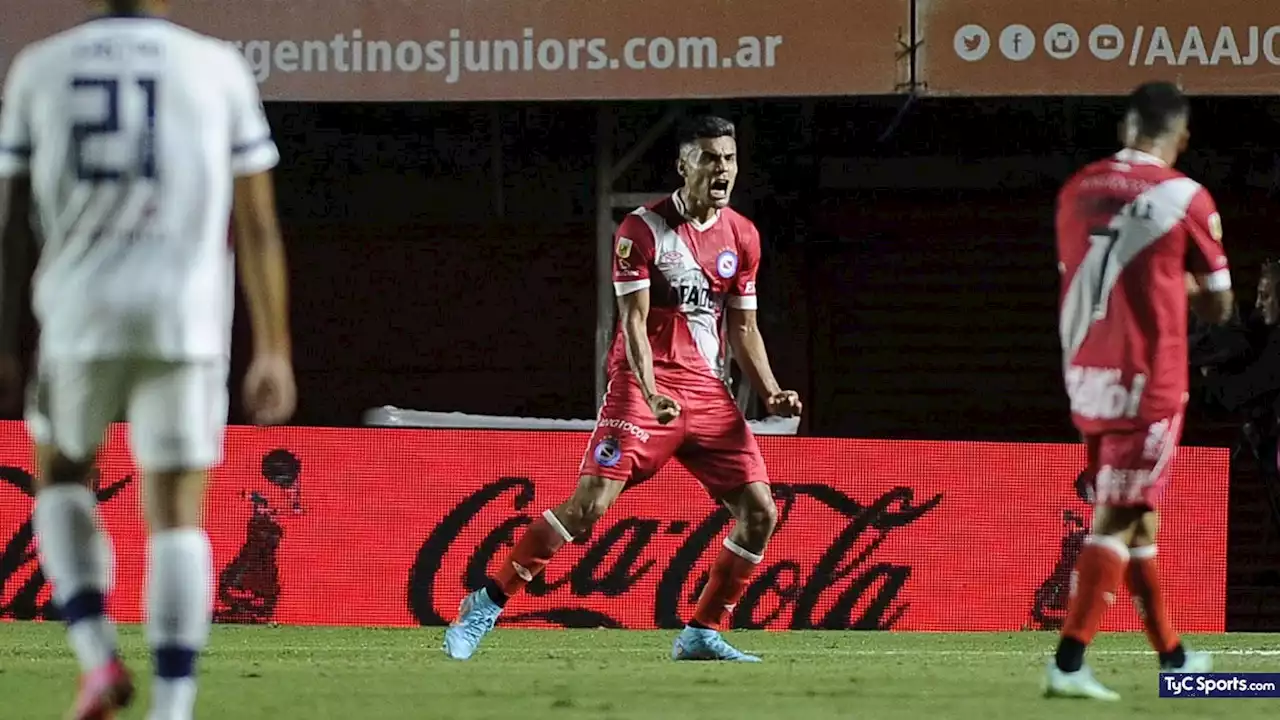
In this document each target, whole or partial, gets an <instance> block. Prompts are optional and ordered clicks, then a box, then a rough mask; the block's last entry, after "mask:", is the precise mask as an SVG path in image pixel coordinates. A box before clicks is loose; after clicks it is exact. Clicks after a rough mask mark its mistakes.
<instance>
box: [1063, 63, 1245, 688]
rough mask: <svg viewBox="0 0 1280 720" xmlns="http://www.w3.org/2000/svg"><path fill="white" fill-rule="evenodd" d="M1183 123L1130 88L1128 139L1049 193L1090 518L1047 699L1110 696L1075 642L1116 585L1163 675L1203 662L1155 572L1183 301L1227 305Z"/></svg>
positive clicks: (1177, 401) (1176, 416) (1153, 90)
mask: <svg viewBox="0 0 1280 720" xmlns="http://www.w3.org/2000/svg"><path fill="white" fill-rule="evenodd" d="M1188 119H1189V108H1188V104H1187V100H1186V98H1185V97H1184V96H1183V95H1182V93H1181V92H1180V91H1179V90H1178V89H1177V88H1176V87H1175V86H1173V85H1171V84H1169V83H1150V84H1147V85H1143V86H1141V87H1139V88H1138V89H1137V90H1135V91H1134V92H1133V94H1132V95H1130V97H1129V107H1128V112H1127V114H1126V116H1125V119H1124V123H1123V125H1122V135H1123V141H1124V145H1125V148H1124V149H1123V150H1121V151H1120V152H1119V153H1117V154H1115V155H1113V156H1112V157H1109V158H1107V159H1105V160H1102V161H1099V162H1095V163H1093V164H1091V165H1089V166H1087V167H1085V168H1084V169H1083V170H1081V171H1080V172H1079V173H1077V174H1076V175H1075V176H1074V177H1072V178H1071V179H1070V180H1069V181H1067V183H1066V185H1065V186H1064V187H1063V189H1062V191H1061V193H1060V194H1059V196H1058V209H1057V236H1058V258H1059V264H1058V269H1059V270H1060V271H1061V273H1062V287H1061V298H1060V319H1059V326H1058V329H1059V334H1060V336H1061V340H1062V350H1063V372H1064V375H1065V380H1066V389H1067V395H1068V396H1069V398H1070V400H1071V416H1072V420H1073V421H1074V423H1075V426H1076V428H1077V429H1078V430H1079V431H1080V433H1081V435H1082V436H1083V438H1084V442H1085V445H1086V447H1087V451H1088V468H1087V470H1086V473H1087V476H1088V481H1089V482H1088V488H1089V494H1090V496H1091V498H1092V501H1093V505H1094V515H1093V527H1092V534H1091V535H1090V536H1089V537H1088V539H1087V540H1086V545H1085V547H1084V549H1083V550H1082V551H1081V553H1080V558H1079V560H1078V561H1077V563H1076V569H1075V573H1074V574H1073V578H1072V580H1073V581H1072V595H1071V599H1070V602H1069V607H1068V611H1067V619H1066V622H1065V624H1064V625H1063V628H1062V637H1061V641H1060V643H1059V645H1058V650H1057V654H1056V656H1055V657H1054V658H1053V660H1052V661H1051V662H1050V664H1049V667H1048V670H1047V673H1046V676H1045V680H1044V691H1045V694H1046V695H1047V696H1049V697H1082V698H1094V699H1098V700H1117V699H1119V695H1118V694H1117V693H1115V692H1113V691H1112V690H1110V689H1108V688H1107V687H1105V686H1103V685H1102V684H1101V683H1099V682H1098V681H1097V680H1096V679H1095V678H1094V677H1093V673H1092V672H1091V671H1090V669H1089V667H1088V666H1086V665H1085V664H1084V652H1085V648H1086V647H1087V646H1088V645H1089V643H1090V642H1091V641H1092V640H1093V637H1094V635H1095V634H1096V633H1097V631H1098V627H1099V625H1100V624H1101V623H1102V618H1103V615H1104V614H1105V613H1106V611H1107V607H1108V606H1109V605H1110V604H1111V603H1112V602H1114V599H1115V592H1116V590H1117V589H1118V587H1119V585H1120V583H1121V582H1125V583H1126V584H1127V585H1128V587H1129V591H1130V592H1131V593H1132V595H1133V599H1134V603H1135V605H1136V606H1137V608H1138V613H1139V615H1140V616H1141V617H1142V621H1143V624H1144V626H1145V627H1146V631H1147V638H1148V639H1149V640H1150V641H1151V645H1152V647H1153V648H1154V649H1155V651H1156V652H1157V653H1158V654H1159V661H1160V667H1161V669H1162V670H1163V671H1165V672H1206V671H1208V670H1209V669H1210V666H1211V664H1212V662H1211V661H1212V658H1211V657H1210V656H1209V655H1208V654H1206V653H1200V652H1190V651H1187V650H1185V649H1184V648H1183V645H1182V642H1181V641H1180V640H1179V638H1178V635H1177V633H1176V632H1175V631H1174V629H1173V627H1172V625H1171V624H1170V621H1169V616H1168V611H1167V609H1166V607H1165V604H1164V600H1163V598H1162V597H1161V592H1160V575H1159V573H1158V572H1157V569H1156V528H1157V526H1158V514H1157V511H1156V508H1157V505H1158V503H1159V499H1160V495H1161V492H1162V491H1163V489H1164V487H1165V485H1166V483H1167V482H1168V479H1169V472H1170V468H1171V466H1172V460H1173V457H1174V454H1175V452H1176V450H1177V446H1178V440H1179V436H1180V433H1181V430H1182V418H1183V411H1184V408H1185V406H1186V402H1187V397H1188V395H1187V392H1188V378H1187V373H1188V369H1187V327H1188V321H1187V311H1188V306H1189V305H1190V306H1191V307H1193V308H1194V309H1195V312H1196V314H1197V315H1198V316H1200V317H1201V318H1202V319H1204V320H1206V321H1208V322H1213V323H1222V322H1225V321H1226V320H1227V318H1228V317H1229V316H1230V313H1231V308H1232V303H1233V300H1232V294H1231V274H1230V272H1229V271H1228V269H1227V256H1226V254H1225V253H1224V251H1223V248H1222V221H1221V218H1220V217H1219V215H1218V211H1217V208H1216V207H1215V205H1214V201H1213V198H1212V197H1210V195H1209V193H1208V191H1207V190H1205V189H1204V187H1202V186H1201V185H1200V184H1199V183H1197V182H1195V181H1194V180H1191V179H1190V178H1188V177H1186V176H1185V175H1183V174H1182V173H1180V172H1178V171H1177V170H1174V169H1173V167H1172V166H1173V165H1174V163H1175V162H1177V159H1178V156H1179V154H1181V153H1182V152H1183V151H1184V150H1185V149H1186V146H1187V141H1188V139H1189V137H1190V133H1189V131H1188V127H1187V123H1188ZM1188 299H1189V300H1188Z"/></svg>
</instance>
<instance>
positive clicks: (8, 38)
mask: <svg viewBox="0 0 1280 720" xmlns="http://www.w3.org/2000/svg"><path fill="white" fill-rule="evenodd" d="M173 6H174V14H173V19H174V20H175V21H178V22H181V23H183V24H186V25H188V26H190V27H192V28H193V29H195V30H198V31H199V32H202V33H206V34H209V35H213V36H215V37H219V38H223V39H225V40H228V41H230V42H233V43H234V44H235V45H236V47H238V48H239V49H240V51H241V52H243V53H244V55H245V57H246V58H247V59H248V61H249V64H250V65H251V66H252V67H253V70H254V73H255V74H256V75H257V77H258V80H259V82H260V83H261V84H262V91H263V94H264V97H265V98H266V99H268V100H306V101H400V100H403V101H467V100H581V99H665V98H695V97H707V98H709V97H767V96H797V95H868V94H886V93H892V92H895V91H896V89H897V87H898V85H899V83H904V82H906V81H907V80H908V77H907V74H908V69H907V64H906V61H905V60H903V61H901V62H900V61H899V55H900V54H901V53H900V41H901V42H906V41H907V40H908V36H909V34H910V27H911V23H910V3H909V0H870V1H869V2H860V3H857V4H856V8H855V6H854V5H851V4H850V3H849V2H847V0H808V1H807V2H805V3H803V5H802V6H799V7H796V6H789V5H787V4H785V3H777V2H774V0H646V2H633V1H631V0H548V1H544V2H513V1H512V0H437V1H435V2H416V1H414V0H379V2H341V1H340V0H291V1H290V2H281V1H280V0H267V1H261V0H257V1H255V0H239V1H238V2H227V1H226V0H183V1H182V2H175V3H174V4H173ZM84 17H85V3H84V2H82V1H81V0H42V1H41V2H40V3H26V4H24V5H23V8H22V9H19V10H17V11H16V12H7V13H6V16H5V20H4V32H3V33H2V34H0V69H5V68H7V65H8V62H9V60H10V59H11V58H12V57H13V55H14V54H15V53H16V52H17V51H18V49H19V48H20V47H21V46H22V45H24V44H26V43H29V42H32V41H34V40H36V39H38V38H40V37H42V36H45V35H47V34H49V33H52V32H55V31H58V30H62V29H64V28H67V27H70V26H71V25H74V24H75V23H77V22H80V21H81V20H82V19H83V18H84Z"/></svg>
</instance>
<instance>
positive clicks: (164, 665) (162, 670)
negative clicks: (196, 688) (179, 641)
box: [152, 646, 196, 680]
mask: <svg viewBox="0 0 1280 720" xmlns="http://www.w3.org/2000/svg"><path fill="white" fill-rule="evenodd" d="M152 658H153V659H154V661H155V672H156V677H159V678H164V679H166V680H177V679H179V678H188V677H194V676H195V674H196V651H195V650H190V649H188V648H183V647H172V646H170V647H162V648H156V649H155V650H154V651H153V652H152Z"/></svg>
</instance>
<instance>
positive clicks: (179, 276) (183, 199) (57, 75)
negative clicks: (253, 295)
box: [0, 17, 279, 361]
mask: <svg viewBox="0 0 1280 720" xmlns="http://www.w3.org/2000/svg"><path fill="white" fill-rule="evenodd" d="M278 161H279V152H278V151H277V149H276V146H275V143H274V141H273V140H272V138H271V132H270V128H269V127H268V125H267V120H266V116H265V114H264V113H263V109H262V102H261V100H260V99H259V95H258V87H257V83H256V82H255V81H254V78H253V75H252V73H251V72H250V70H249V67H248V65H247V64H246V63H245V61H244V59H243V57H242V56H241V55H239V54H238V53H236V52H235V51H234V50H233V49H232V48H231V47H229V46H228V45H226V44H225V43H223V42H222V41H219V40H215V39H213V38H209V37H205V36H203V35H199V34H197V33H195V32H192V31H190V30H187V29H185V28H183V27H180V26H178V25H175V24H173V23H171V22H168V21H166V20H163V19H159V18H146V17H109V18H101V19H98V20H93V21H90V22H87V23H84V24H82V25H79V26H77V27H75V28H72V29H71V30H68V31H66V32H63V33H61V34H58V35H55V36H53V37H51V38H48V39H46V40H43V41H41V42H38V43H35V44H33V45H31V46H29V47H27V48H26V49H24V50H23V51H22V52H21V53H20V54H19V55H18V56H17V57H16V58H15V59H14V61H13V65H12V68H11V69H10V72H9V77H8V79H7V81H6V83H5V88H4V96H3V105H2V106H0V177H12V176H15V175H21V174H26V173H29V174H30V178H31V185H32V191H33V195H34V201H35V205H36V210H37V214H38V225H39V233H38V235H39V237H40V238H41V239H42V247H41V252H40V261H39V264H38V266H37V270H36V276H35V282H34V303H33V304H34V309H35V313H36V318H37V319H38V320H39V322H40V326H41V339H40V354H41V357H42V358H49V359H54V360H92V359H97V358H118V357H139V358H155V359H162V360H175V361H181V360H198V359H204V358H209V359H216V358H222V357H226V356H227V355H229V353H230V344H231V319H232V307H233V303H234V291H235V290H234V287H235V286H234V277H235V276H234V272H235V270H234V260H233V257H232V250H231V246H230V243H229V241H228V237H229V236H228V223H229V220H230V216H231V202H232V185H233V178H234V177H236V176H243V175H253V174H257V173H260V172H264V171H266V170H270V169H271V168H273V167H274V166H275V165H276V163H277V162H278Z"/></svg>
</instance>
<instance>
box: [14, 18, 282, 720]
mask: <svg viewBox="0 0 1280 720" xmlns="http://www.w3.org/2000/svg"><path fill="white" fill-rule="evenodd" d="M95 5H96V9H98V10H105V14H104V15H102V16H100V17H96V18H94V19H93V20H91V21H89V22H86V23H84V24H82V25H79V26H77V27H75V28H73V29H71V30H68V31H66V32H63V33H61V34H58V35H55V36H53V37H51V38H49V39H46V40H43V41H41V42H38V43H35V44H33V45H31V46H30V47H27V48H25V49H24V50H23V51H22V52H21V53H20V54H19V55H18V56H17V57H16V58H15V59H14V61H13V66H12V68H11V69H10V72H9V77H8V79H7V81H6V84H5V88H4V96H3V106H2V107H0V231H2V232H3V245H4V253H5V257H4V260H3V267H4V273H5V277H4V279H3V282H4V285H3V289H4V297H3V303H4V317H3V328H0V331H2V335H0V342H3V343H4V346H3V347H2V348H0V351H2V352H0V354H2V355H3V356H4V357H5V360H4V361H3V363H0V381H2V382H0V385H3V386H4V387H3V388H2V389H3V390H4V391H6V392H8V393H10V394H13V393H14V385H15V383H18V382H19V380H18V375H19V374H18V373H17V372H16V368H17V362H18V361H17V358H16V352H17V346H18V337H17V335H18V331H17V328H16V325H17V323H16V318H17V317H19V315H20V313H19V309H20V306H21V302H22V301H21V298H20V293H21V290H20V288H21V286H22V284H23V282H24V280H25V277H24V275H25V274H26V273H28V272H29V271H30V266H29V265H27V264H26V262H25V261H26V258H25V256H24V252H25V251H26V250H27V248H28V247H29V246H31V245H32V244H37V243H38V245H39V248H40V250H39V260H38V264H37V266H36V269H35V278H34V281H33V295H34V298H33V307H34V311H35V317H36V319H37V320H38V322H39V324H40V343H39V351H38V359H37V362H36V367H35V368H34V369H33V382H32V383H31V393H30V396H29V398H28V402H27V411H26V416H27V422H28V426H29V428H30V430H31V434H32V436H33V437H34V439H35V441H36V445H37V462H38V465H39V473H38V476H39V490H38V493H37V495H36V505H35V511H34V517H33V523H34V528H35V533H36V537H37V540H38V543H39V548H40V558H41V562H42V565H43V568H44V572H45V575H46V577H48V579H49V581H50V583H51V584H52V587H53V599H54V602H55V604H56V606H57V608H58V610H59V612H60V613H61V614H62V617H63V619H64V620H65V621H66V623H67V627H68V635H69V638H70V644H71V646H72V649H73V650H74V651H75V655H76V657H77V659H78V660H79V662H80V666H81V669H82V672H83V674H82V676H81V689H80V695H79V697H78V698H77V700H76V702H75V704H74V706H73V708H72V710H71V712H70V714H69V717H71V718H74V719H76V720H85V719H89V718H109V717H112V716H113V714H114V711H115V710H116V709H117V708H119V707H123V706H125V705H127V704H128V703H129V701H130V699H131V697H132V695H133V689H134V688H133V683H132V680H131V679H130V677H129V673H128V672H127V671H126V669H125V668H124V666H123V665H122V664H121V662H120V659H119V657H118V656H117V653H116V638H115V631H114V629H113V627H112V625H111V623H110V621H109V620H108V619H107V618H106V616H105V613H104V606H105V597H106V595H107V594H108V593H109V591H110V587H109V585H110V569H111V563H112V561H111V550H110V545H109V542H108V540H107V538H106V537H105V535H104V534H103V532H102V531H101V529H100V528H99V525H98V521H97V518H96V510H95V507H94V496H93V493H92V492H91V490H90V489H89V487H88V481H87V478H88V477H89V474H90V470H91V467H92V465H93V463H94V461H95V458H96V454H97V451H98V448H99V446H100V445H101V443H102V440H103V434H104V431H105V430H106V429H107V426H108V424H109V423H111V422H112V421H116V420H127V421H128V422H129V424H130V427H129V443H130V446H131V448H132V450H133V453H134V456H135V458H136V460H137V462H138V465H139V467H140V468H141V470H142V473H143V475H144V481H145V483H146V492H145V494H144V495H145V499H146V514H147V520H148V523H149V527H150V529H151V535H150V541H149V548H148V578H147V597H146V616H147V627H146V632H147V638H148V641H149V643H150V645H151V647H152V650H153V659H154V666H155V667H154V669H155V680H154V681H153V683H152V687H153V690H154V692H153V697H152V707H151V714H150V715H149V718H150V719H151V720H187V719H188V718H191V717H192V714H193V710H194V706H195V694H196V693H195V672H194V670H195V664H196V656H197V654H198V653H199V652H200V650H201V649H202V648H203V647H204V645H205V643H206V642H207V639H208V636H209V626H210V621H211V620H210V618H211V607H212V600H211V583H212V568H211V564H212V558H211V556H210V548H209V540H208V537H207V536H206V535H205V533H204V531H203V530H202V529H201V518H200V506H201V499H202V494H203V488H204V484H205V480H206V475H207V472H208V470H209V468H210V467H212V466H213V465H215V464H217V463H218V462H220V460H221V453H222V439H223V431H224V427H225V424H226V418H227V403H228V399H227V373H228V358H229V355H230V347H231V322H232V306H233V303H234V287H235V269H234V262H235V258H236V256H238V257H239V261H240V268H241V272H242V277H243V285H244V288H245V294H246V297H247V298H248V301H249V310H250V316H251V319H252V324H253V333H254V353H255V354H254V358H253V362H252V364H251V367H250V370H249V374H248V378H247V379H246V384H245V393H246V395H245V401H246V406H247V408H248V410H249V412H250V413H251V414H252V415H253V418H254V420H255V421H256V422H259V423H262V424H271V423H277V422H283V421H285V420H287V419H288V418H289V417H290V416H291V414H292V412H293V409H294V404H295V389H294V380H293V369H292V364H291V361H290V341H289V329H288V322H287V297H286V295H287V288H286V284H287V275H286V271H285V260H284V248H283V244H282V242H281V239H280V233H279V228H278V226H277V221H276V210H275V197H274V194H273V190H272V180H271V175H270V170H271V169H272V168H273V167H274V166H275V165H276V163H277V162H278V160H279V153H278V151H277V150H276V146H275V144H274V142H273V140H272V138H271V133H270V128H269V127H268V125H267V121H266V117H265V114H264V112H263V108H262V103H261V100H260V99H259V96H258V88H257V84H256V82H255V81H254V78H253V76H252V74H251V72H250V70H249V68H248V66H247V64H246V63H245V61H244V59H243V58H242V57H241V56H240V55H238V54H237V53H236V52H235V51H234V50H233V49H232V48H230V47H229V46H228V45H226V44H225V43H223V42H220V41H218V40H215V39H212V38H207V37H204V36H202V35H198V34H196V33H194V32H191V31H189V30H186V29H184V28H182V27H179V26H177V25H174V24H172V23H170V22H168V21H166V20H164V19H162V17H161V15H162V14H163V13H164V11H165V10H166V9H167V5H168V3H167V2H164V1H163V0H112V1H111V2H105V3H95ZM33 217H34V218H35V219H36V220H38V222H36V226H37V227H36V228H35V232H34V233H33V232H32V228H31V227H30V221H31V220H32V218H33ZM232 217H234V218H235V222H236V245H237V248H236V249H237V250H238V252H236V253H235V254H233V253H232V248H231V247H230V244H229V243H228V241H227V238H228V222H229V219H230V218H232Z"/></svg>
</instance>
